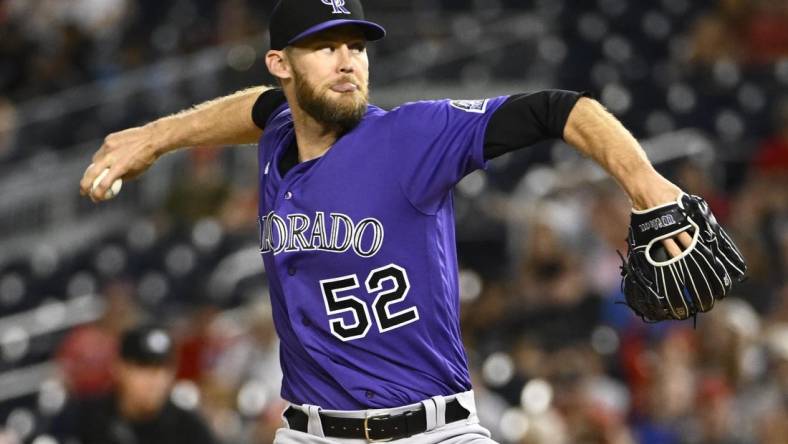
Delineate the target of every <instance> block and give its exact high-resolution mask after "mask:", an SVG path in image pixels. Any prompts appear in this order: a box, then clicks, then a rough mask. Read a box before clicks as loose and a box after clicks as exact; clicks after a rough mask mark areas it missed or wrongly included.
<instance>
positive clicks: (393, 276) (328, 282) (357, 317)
mask: <svg viewBox="0 0 788 444" xmlns="http://www.w3.org/2000/svg"><path fill="white" fill-rule="evenodd" d="M386 281H389V282H390V283H391V285H392V286H391V288H389V289H386V290H384V283H385V282H386ZM365 284H366V287H367V292H368V293H369V294H376V295H377V296H376V297H375V300H374V301H372V313H373V314H374V316H375V322H376V324H377V326H378V330H380V332H381V333H385V332H387V331H390V330H394V329H395V328H399V327H402V326H403V325H407V324H410V323H411V322H416V321H418V320H419V310H418V308H416V307H410V308H406V309H404V310H401V311H398V312H396V313H392V312H391V310H390V308H389V306H390V305H391V304H395V303H397V302H402V301H404V300H405V298H406V297H407V296H408V290H410V282H409V281H408V273H407V272H406V271H405V269H404V268H402V267H400V266H399V265H395V264H389V265H386V266H385V267H381V268H376V269H374V270H372V271H370V272H369V275H368V276H367V280H366V282H365ZM357 288H359V284H358V278H357V277H356V275H355V274H351V275H348V276H342V277H338V278H333V279H323V280H321V281H320V289H321V291H322V292H323V301H324V302H325V303H326V312H327V313H328V314H329V315H338V314H341V313H345V312H349V313H351V314H352V315H353V322H352V323H346V322H345V320H344V319H343V318H342V317H337V318H333V319H330V320H329V325H330V327H331V334H333V335H334V336H336V337H337V338H339V339H341V340H342V341H351V340H353V339H359V338H363V337H364V336H366V335H367V333H369V329H370V327H371V326H372V321H371V320H370V316H369V309H368V308H367V304H365V303H364V301H363V300H361V299H359V298H357V297H355V296H353V295H345V296H339V294H338V293H340V292H346V291H349V290H355V289H357Z"/></svg>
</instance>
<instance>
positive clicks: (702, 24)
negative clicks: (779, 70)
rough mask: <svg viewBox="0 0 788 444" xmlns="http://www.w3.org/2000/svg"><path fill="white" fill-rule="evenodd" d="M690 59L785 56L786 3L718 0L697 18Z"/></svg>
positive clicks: (787, 40)
mask: <svg viewBox="0 0 788 444" xmlns="http://www.w3.org/2000/svg"><path fill="white" fill-rule="evenodd" d="M691 41H692V43H691V49H690V60H692V61H694V62H698V63H701V64H707V65H711V64H714V63H715V62H717V61H720V60H725V59H727V60H733V61H737V62H742V63H756V64H757V63H769V62H773V61H776V60H778V59H779V58H780V57H784V56H786V55H788V5H786V2H784V1H781V0H720V1H719V3H718V6H717V10H716V11H714V12H713V13H711V14H708V15H705V16H703V17H701V18H700V20H698V22H697V24H696V25H695V28H694V30H693V32H692V37H691Z"/></svg>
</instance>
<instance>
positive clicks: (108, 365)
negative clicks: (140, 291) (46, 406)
mask: <svg viewBox="0 0 788 444" xmlns="http://www.w3.org/2000/svg"><path fill="white" fill-rule="evenodd" d="M134 294H135V293H134V286H133V285H132V284H131V283H130V282H127V281H123V280H120V281H113V282H110V283H109V284H107V285H106V286H105V287H104V289H103V290H102V297H103V302H104V312H103V314H102V315H101V317H100V318H99V319H98V320H96V321H95V322H92V323H90V324H86V325H82V326H80V327H77V328H75V329H73V330H71V331H70V332H69V333H68V335H67V336H66V337H65V338H64V339H63V342H62V343H61V344H60V347H59V348H58V351H57V357H56V360H57V363H58V365H59V367H60V371H61V373H62V376H63V380H64V383H65V385H66V387H67V388H68V390H69V392H70V393H71V396H73V397H75V398H78V399H82V398H86V397H93V396H97V395H103V394H106V393H108V392H109V391H110V390H111V388H112V368H113V365H114V363H115V359H116V355H117V348H118V338H119V336H120V334H121V332H122V331H123V330H124V329H126V328H128V327H129V326H130V325H131V324H132V323H133V322H134V321H135V318H136V316H135V315H136V307H135V304H134Z"/></svg>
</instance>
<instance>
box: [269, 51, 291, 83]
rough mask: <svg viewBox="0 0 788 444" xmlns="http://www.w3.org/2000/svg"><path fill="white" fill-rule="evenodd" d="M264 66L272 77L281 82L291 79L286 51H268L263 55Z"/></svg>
mask: <svg viewBox="0 0 788 444" xmlns="http://www.w3.org/2000/svg"><path fill="white" fill-rule="evenodd" d="M265 66H267V67H268V72H270V73H271V75H272V76H274V77H276V78H278V79H280V80H282V79H289V78H290V77H292V72H291V67H290V62H289V60H288V58H287V52H286V51H277V50H274V49H272V50H270V51H268V52H267V53H266V54H265Z"/></svg>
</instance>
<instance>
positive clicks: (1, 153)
mask: <svg viewBox="0 0 788 444" xmlns="http://www.w3.org/2000/svg"><path fill="white" fill-rule="evenodd" d="M0 76H2V74H0ZM1 81H2V80H0V82H1ZM16 126H17V112H16V108H15V107H14V104H13V103H11V101H10V100H8V99H6V98H5V97H2V96H0V159H3V158H5V157H7V156H8V155H9V154H10V153H11V149H12V147H13V146H14V142H15V139H16V132H17V128H16Z"/></svg>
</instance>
